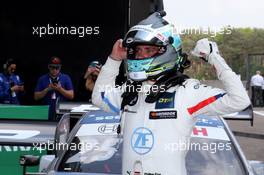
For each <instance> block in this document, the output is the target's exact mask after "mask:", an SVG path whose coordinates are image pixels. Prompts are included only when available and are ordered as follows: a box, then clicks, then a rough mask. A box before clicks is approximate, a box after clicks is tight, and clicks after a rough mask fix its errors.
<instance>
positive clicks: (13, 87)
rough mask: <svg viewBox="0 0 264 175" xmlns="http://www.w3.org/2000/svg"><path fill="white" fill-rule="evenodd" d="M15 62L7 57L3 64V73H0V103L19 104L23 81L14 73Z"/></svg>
mask: <svg viewBox="0 0 264 175" xmlns="http://www.w3.org/2000/svg"><path fill="white" fill-rule="evenodd" d="M16 67H17V65H16V62H15V60H14V59H8V60H7V61H6V63H5V64H4V65H3V69H4V71H3V73H0V103H4V104H20V102H19V96H21V95H22V94H23V92H24V85H23V82H22V81H21V80H20V77H19V76H18V75H16V74H15V71H16Z"/></svg>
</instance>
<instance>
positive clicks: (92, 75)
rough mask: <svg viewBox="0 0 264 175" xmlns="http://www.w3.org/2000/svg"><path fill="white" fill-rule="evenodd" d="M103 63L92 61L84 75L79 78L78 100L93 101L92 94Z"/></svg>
mask: <svg viewBox="0 0 264 175" xmlns="http://www.w3.org/2000/svg"><path fill="white" fill-rule="evenodd" d="M101 66H102V64H101V63H100V62H99V61H92V62H91V63H90V64H89V65H88V67H87V69H86V71H85V73H84V74H83V76H82V77H81V78H80V80H79V84H78V92H77V94H78V95H77V96H78V97H77V99H78V101H83V102H91V95H92V91H93V87H94V84H95V81H96V79H97V76H98V74H99V72H100V69H101Z"/></svg>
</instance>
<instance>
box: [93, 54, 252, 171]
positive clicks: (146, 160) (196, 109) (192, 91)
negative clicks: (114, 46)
mask: <svg viewBox="0 0 264 175" xmlns="http://www.w3.org/2000/svg"><path fill="white" fill-rule="evenodd" d="M210 57H212V58H211V59H212V64H213V65H214V67H215V69H216V72H217V75H218V78H219V80H221V82H222V83H223V85H224V89H225V90H221V89H218V88H212V87H209V86H206V85H203V84H200V83H199V81H198V80H195V79H187V80H186V81H185V82H184V83H183V84H182V85H177V86H175V87H171V88H170V89H168V90H167V91H166V92H165V93H164V94H163V95H162V96H161V97H160V98H159V99H158V100H157V101H156V102H155V103H146V102H145V98H146V92H139V93H138V100H137V103H136V104H135V105H134V106H129V105H127V106H126V107H125V110H123V111H124V112H120V106H121V102H122V98H121V95H122V90H120V89H122V88H124V87H121V88H120V87H119V88H115V78H116V76H117V75H118V72H119V66H120V63H121V62H120V61H115V60H113V59H111V58H108V60H107V61H106V63H105V65H104V66H103V67H102V70H101V72H100V74H99V77H98V79H97V81H96V84H95V87H94V90H93V95H92V101H93V103H94V104H95V105H97V106H99V107H100V108H102V109H104V110H106V111H112V112H116V113H119V112H120V114H121V115H122V121H121V123H122V125H121V130H122V133H123V136H124V142H123V146H124V148H123V160H122V174H123V175H125V174H126V175H129V174H130V175H134V174H137V175H138V174H141V175H160V174H162V175H185V174H186V168H185V156H186V153H187V150H180V149H179V150H177V149H171V147H170V146H169V145H171V144H172V145H175V144H180V143H184V142H187V141H188V140H189V138H190V135H191V131H192V128H193V126H194V124H195V121H196V118H195V116H196V115H199V114H206V115H217V114H227V113H233V112H237V111H241V110H243V109H245V108H246V107H247V106H248V105H249V104H250V100H249V97H248V95H247V92H246V90H245V89H244V87H243V85H242V82H241V80H240V78H239V77H238V76H237V75H236V74H235V73H234V72H233V71H232V70H231V69H230V67H229V66H228V65H227V64H226V63H225V61H224V59H223V58H222V57H221V56H220V55H218V54H210ZM147 85H148V83H147V82H144V83H143V85H142V86H143V87H144V86H147ZM143 89H144V88H143Z"/></svg>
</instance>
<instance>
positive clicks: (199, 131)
mask: <svg viewBox="0 0 264 175" xmlns="http://www.w3.org/2000/svg"><path fill="white" fill-rule="evenodd" d="M191 136H192V137H199V138H206V139H217V140H225V141H230V139H229V137H228V135H227V133H226V131H225V130H224V129H223V128H216V127H207V126H195V127H194V128H193V131H192V135H191Z"/></svg>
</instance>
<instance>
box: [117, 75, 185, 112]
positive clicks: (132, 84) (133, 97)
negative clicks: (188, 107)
mask: <svg viewBox="0 0 264 175" xmlns="http://www.w3.org/2000/svg"><path fill="white" fill-rule="evenodd" d="M188 78H189V77H188V76H187V75H184V74H182V73H181V72H177V73H175V72H170V73H168V74H165V75H163V76H161V77H159V78H158V79H157V80H156V81H152V82H151V84H152V86H151V88H150V90H149V93H148V94H149V95H148V96H147V97H146V99H145V102H146V103H154V102H156V101H157V100H158V98H159V97H160V96H161V94H162V93H164V92H166V91H167V90H168V89H169V88H170V87H173V86H176V85H182V83H183V82H184V81H185V80H186V79H188ZM148 81H150V80H148ZM141 86H142V82H137V81H130V80H128V81H127V82H126V90H125V92H124V93H123V94H122V98H123V100H122V103H121V110H124V107H125V106H126V105H129V106H134V105H135V104H136V103H137V100H138V91H136V89H137V88H139V87H141ZM131 89H132V90H131Z"/></svg>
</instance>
